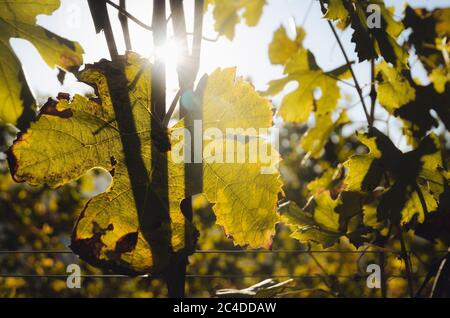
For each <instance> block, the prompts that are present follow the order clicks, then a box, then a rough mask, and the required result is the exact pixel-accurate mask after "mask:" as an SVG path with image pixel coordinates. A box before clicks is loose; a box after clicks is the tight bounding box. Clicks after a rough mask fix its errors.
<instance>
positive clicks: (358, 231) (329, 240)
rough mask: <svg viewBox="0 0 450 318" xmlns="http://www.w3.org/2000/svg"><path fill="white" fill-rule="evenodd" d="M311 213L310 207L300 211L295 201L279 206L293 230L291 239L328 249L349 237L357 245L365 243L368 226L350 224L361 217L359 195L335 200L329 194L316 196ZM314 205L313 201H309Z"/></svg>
mask: <svg viewBox="0 0 450 318" xmlns="http://www.w3.org/2000/svg"><path fill="white" fill-rule="evenodd" d="M313 198H314V200H313V203H309V204H308V205H309V206H312V211H311V212H309V211H306V210H307V209H309V207H305V208H304V209H301V208H300V207H298V205H297V204H296V203H295V202H288V203H285V204H283V205H281V206H280V208H279V210H280V213H281V219H282V221H283V223H285V224H286V225H288V227H289V228H290V229H291V231H292V233H291V237H292V238H294V239H297V240H299V241H300V242H303V243H307V242H315V243H318V244H321V245H322V246H323V247H324V248H329V247H331V246H333V245H335V244H336V243H338V242H339V240H340V238H341V237H348V238H349V239H350V240H351V241H352V243H353V244H355V246H359V245H361V244H362V242H364V237H363V235H364V233H365V232H366V230H367V229H366V228H365V227H361V226H360V225H359V224H360V222H356V223H357V225H356V226H355V225H354V224H353V222H352V221H351V220H352V219H353V218H355V217H359V218H361V201H360V196H359V195H358V194H356V193H351V192H342V193H341V194H340V195H339V196H338V197H337V198H336V199H333V198H332V197H331V195H330V192H329V191H323V192H321V193H319V194H316V195H314V197H313ZM310 202H311V201H310Z"/></svg>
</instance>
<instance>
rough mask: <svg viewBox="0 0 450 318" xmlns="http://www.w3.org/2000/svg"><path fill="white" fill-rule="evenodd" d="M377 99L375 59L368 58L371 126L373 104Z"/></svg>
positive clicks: (373, 110)
mask: <svg viewBox="0 0 450 318" xmlns="http://www.w3.org/2000/svg"><path fill="white" fill-rule="evenodd" d="M376 101H377V91H376V89H375V59H371V60H370V121H369V127H372V126H373V124H374V119H375V105H376Z"/></svg>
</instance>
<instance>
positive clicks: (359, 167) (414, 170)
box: [344, 128, 444, 224]
mask: <svg viewBox="0 0 450 318" xmlns="http://www.w3.org/2000/svg"><path fill="white" fill-rule="evenodd" d="M358 138H359V140H360V141H361V142H362V143H363V144H364V145H366V146H367V147H368V148H369V152H368V153H367V154H363V155H354V156H352V157H351V158H350V159H349V160H348V161H346V162H345V163H344V166H345V167H346V168H347V169H348V174H347V176H346V178H345V180H344V183H345V184H346V185H347V188H346V190H347V191H354V192H360V193H367V192H371V191H373V190H374V189H375V188H376V187H378V186H379V185H381V184H382V180H384V181H385V182H387V180H386V178H388V180H391V179H392V180H393V182H391V183H390V184H391V185H390V186H389V187H388V189H386V191H385V192H384V193H383V194H382V197H381V199H380V203H379V204H378V207H377V216H378V220H379V221H383V220H391V221H392V222H393V223H401V224H405V223H409V222H410V221H411V220H413V218H417V221H418V222H419V223H421V222H423V221H424V218H425V215H426V214H427V213H428V212H432V211H434V210H436V208H437V204H438V201H439V196H440V194H441V193H442V192H443V190H444V188H443V183H444V176H443V175H442V174H441V172H440V171H441V170H442V160H441V156H440V143H439V139H438V138H437V137H436V136H435V135H433V134H430V135H428V136H426V137H425V138H423V139H422V140H421V142H420V144H419V145H418V147H417V148H416V149H414V150H412V151H409V152H407V153H402V152H401V151H400V150H399V149H397V148H396V147H395V146H394V144H393V143H392V141H391V140H390V139H389V138H388V137H387V136H385V135H384V134H383V133H381V132H380V131H379V130H378V129H376V128H371V129H370V130H369V132H368V133H367V134H358Z"/></svg>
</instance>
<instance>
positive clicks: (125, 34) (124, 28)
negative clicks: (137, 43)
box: [119, 0, 131, 51]
mask: <svg viewBox="0 0 450 318" xmlns="http://www.w3.org/2000/svg"><path fill="white" fill-rule="evenodd" d="M125 1H126V0H120V2H119V6H120V9H121V10H119V21H120V25H121V26H122V33H123V39H124V41H125V48H126V49H127V51H131V39H130V30H129V28H128V17H127V16H126V15H124V14H122V12H126V3H125Z"/></svg>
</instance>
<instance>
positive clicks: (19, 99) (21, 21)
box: [0, 0, 83, 124]
mask: <svg viewBox="0 0 450 318" xmlns="http://www.w3.org/2000/svg"><path fill="white" fill-rule="evenodd" d="M59 5H60V2H59V0H44V1H38V2H36V1H20V0H12V1H8V3H7V4H6V3H5V4H3V5H2V6H1V8H0V30H1V32H0V52H1V53H0V68H1V69H2V72H1V73H0V82H1V83H2V85H0V103H1V106H0V120H1V121H4V122H6V123H11V124H16V123H17V122H18V120H19V121H20V118H21V116H22V114H23V115H24V116H28V117H29V116H30V114H31V113H32V111H33V110H32V108H33V103H34V101H33V97H32V95H31V93H30V90H29V88H28V86H27V84H26V81H25V77H24V74H23V71H22V66H21V64H20V61H19V60H18V58H17V57H16V55H15V54H14V52H13V50H12V47H11V45H10V42H9V40H10V39H11V38H21V39H24V40H27V41H29V42H30V43H31V44H32V45H33V46H34V47H36V49H37V50H38V52H39V54H40V55H41V57H42V58H43V60H44V61H45V62H46V63H47V64H48V65H49V66H50V67H56V66H58V67H59V68H62V69H64V70H71V69H73V68H78V67H79V66H80V65H81V64H82V63H83V57H82V54H83V50H82V48H81V47H80V45H79V44H78V43H76V42H71V41H68V40H66V39H64V38H61V37H59V36H58V35H56V34H54V33H52V32H50V31H48V30H46V29H44V28H42V27H40V26H38V25H36V16H37V15H39V14H47V15H48V14H51V13H52V12H53V11H55V10H56V9H58V7H59ZM19 124H20V122H19Z"/></svg>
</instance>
